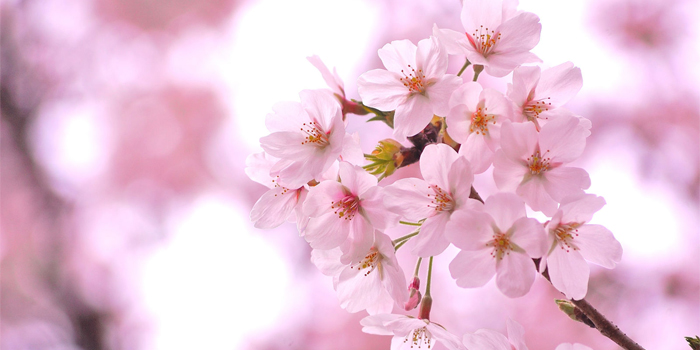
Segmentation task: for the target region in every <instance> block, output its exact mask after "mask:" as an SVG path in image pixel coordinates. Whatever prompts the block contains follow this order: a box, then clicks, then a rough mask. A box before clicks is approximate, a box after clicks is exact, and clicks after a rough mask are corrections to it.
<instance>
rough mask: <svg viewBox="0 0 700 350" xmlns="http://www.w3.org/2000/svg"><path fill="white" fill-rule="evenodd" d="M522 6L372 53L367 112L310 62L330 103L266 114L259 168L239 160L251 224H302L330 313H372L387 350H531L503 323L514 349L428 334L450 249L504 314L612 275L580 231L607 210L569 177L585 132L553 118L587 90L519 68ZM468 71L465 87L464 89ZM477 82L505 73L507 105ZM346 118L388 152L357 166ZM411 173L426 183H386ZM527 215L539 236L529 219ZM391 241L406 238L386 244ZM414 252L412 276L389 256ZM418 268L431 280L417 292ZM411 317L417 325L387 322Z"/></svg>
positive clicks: (513, 326) (479, 14)
mask: <svg viewBox="0 0 700 350" xmlns="http://www.w3.org/2000/svg"><path fill="white" fill-rule="evenodd" d="M516 6H517V3H516V2H514V1H497V0H464V1H463V8H462V13H461V20H462V24H463V25H464V32H457V31H453V30H450V29H440V28H438V27H437V26H435V27H434V28H433V35H432V36H431V37H430V38H426V39H424V40H421V41H419V42H418V44H417V45H416V44H414V43H412V42H410V41H409V40H398V41H393V42H391V43H388V44H386V45H385V46H384V47H383V48H381V49H379V51H378V54H379V58H380V59H381V61H382V63H383V64H384V67H385V68H386V69H375V70H371V71H368V72H366V73H364V74H362V75H361V76H360V77H359V78H358V81H357V84H358V93H359V96H360V98H361V102H358V101H353V100H348V99H347V97H346V91H345V89H344V85H343V82H342V81H341V80H340V78H339V77H338V75H337V74H336V73H335V71H334V73H333V74H331V73H330V70H329V69H328V68H326V66H325V65H324V64H323V63H322V62H321V60H320V59H319V58H318V57H316V56H314V57H311V58H310V59H309V60H310V61H311V62H312V63H313V64H314V65H315V66H316V67H317V68H318V69H319V70H320V71H321V74H322V75H323V77H324V78H325V80H326V82H327V83H328V84H329V87H330V90H304V91H302V92H301V93H300V102H283V103H279V104H277V105H275V106H274V107H273V113H271V114H269V115H268V116H267V120H266V124H267V127H268V129H269V130H270V135H268V136H265V137H263V138H261V139H260V144H261V146H262V149H263V150H264V152H263V153H259V154H254V155H251V156H250V157H249V158H248V163H247V166H248V168H247V172H248V174H249V176H250V177H251V179H253V180H255V181H258V182H260V183H263V184H265V185H267V186H269V187H270V190H269V191H268V192H266V193H265V194H263V196H262V197H261V198H260V199H259V200H258V202H257V203H256V204H255V206H254V207H253V210H252V212H251V219H252V221H254V222H255V226H256V227H259V228H271V227H275V226H278V225H281V224H282V223H283V222H285V221H286V220H288V219H290V220H293V221H296V223H297V227H298V229H299V233H300V235H301V236H302V237H303V238H304V239H305V240H306V241H307V242H308V243H309V244H310V246H311V248H312V249H313V252H312V257H311V260H312V261H313V263H314V264H315V265H316V266H317V267H318V268H319V269H320V270H321V271H322V272H323V273H324V274H326V275H329V276H332V278H333V281H334V287H335V289H336V290H337V294H338V299H339V301H340V305H341V306H342V307H343V308H345V309H346V310H347V311H349V312H359V311H363V310H366V311H367V312H368V313H369V316H368V317H366V318H365V319H363V320H362V322H361V323H362V325H363V327H364V328H363V330H364V331H365V332H368V333H372V334H386V335H393V336H394V341H393V342H392V349H397V348H399V347H401V346H403V345H404V344H406V346H409V345H408V344H410V347H413V348H422V347H427V348H429V347H431V346H432V345H433V344H434V343H435V342H436V341H437V342H440V343H442V344H443V345H445V346H446V347H447V348H449V349H465V348H470V349H491V348H493V349H510V348H514V349H527V347H526V346H525V345H524V343H523V341H522V333H523V332H522V327H520V326H519V325H518V324H517V323H515V322H513V321H509V323H508V333H509V337H510V340H508V339H507V338H505V337H504V336H503V335H500V334H498V333H494V332H493V331H488V330H479V331H477V332H476V333H474V334H467V335H465V336H464V338H463V340H460V339H459V337H457V336H455V335H453V334H452V333H450V332H448V331H447V330H446V329H445V327H443V326H441V325H440V324H439V323H435V322H434V321H432V320H431V319H430V307H431V305H432V302H433V300H432V297H431V295H430V282H431V281H430V278H431V271H432V257H434V256H436V255H439V254H441V253H442V252H443V251H445V249H446V248H448V247H449V246H450V245H453V246H455V247H456V248H457V249H459V252H458V254H457V255H456V257H455V258H454V260H452V262H451V263H450V265H449V270H450V273H451V275H452V277H453V278H454V279H455V281H456V284H457V286H459V287H463V288H478V287H481V286H483V285H485V284H486V283H487V282H488V281H490V280H491V279H493V278H494V276H495V279H496V285H497V287H498V288H499V290H500V291H501V292H502V293H503V294H505V295H506V296H508V297H512V298H515V297H520V296H523V295H525V294H527V293H528V292H529V291H530V288H531V286H532V284H533V282H534V280H535V278H536V275H538V273H543V274H545V275H547V276H548V277H549V278H550V279H551V282H552V285H553V286H554V287H555V288H557V289H558V290H559V291H561V292H562V293H563V294H565V295H566V297H567V298H569V299H574V300H579V299H582V298H583V297H584V296H585V295H586V292H587V286H588V278H589V267H588V262H592V263H595V264H598V265H601V266H603V267H606V268H613V267H614V266H615V264H616V263H617V262H619V261H620V259H621V255H622V248H621V246H620V244H619V243H618V242H617V240H615V238H614V237H613V235H612V233H611V232H610V231H609V230H607V229H606V228H605V227H603V226H600V225H592V224H589V223H588V222H589V221H590V220H591V219H592V216H593V214H594V213H595V212H596V211H598V210H600V209H601V208H602V206H603V205H604V204H605V201H604V200H603V198H601V197H598V196H596V195H594V194H586V193H585V190H586V189H588V188H589V187H590V184H591V182H590V178H589V176H588V173H587V172H586V171H585V170H584V169H581V168H578V167H575V166H571V163H572V162H574V161H575V160H576V159H577V158H579V157H580V156H581V154H582V153H583V151H584V148H585V145H586V138H587V137H588V136H589V135H590V128H591V123H590V121H588V120H587V119H585V118H583V117H580V116H577V115H574V114H573V113H572V112H570V111H568V110H566V109H565V108H563V107H562V105H563V104H565V103H566V102H567V101H568V100H570V99H571V98H573V97H574V95H575V94H576V93H577V92H578V90H579V89H580V88H581V86H582V77H581V72H580V70H579V69H578V68H576V67H574V65H573V64H572V63H571V62H566V63H563V64H560V65H558V66H555V67H552V68H549V69H544V70H542V69H541V68H540V67H537V66H523V64H527V63H536V62H539V61H540V60H539V59H538V58H537V57H536V56H535V55H534V54H532V53H531V52H530V50H531V49H532V48H533V47H535V45H536V44H537V43H538V42H539V36H540V30H541V25H540V23H539V18H538V17H537V16H536V15H534V14H532V13H528V12H522V11H518V10H517V8H516ZM449 55H453V56H455V55H457V56H458V58H459V59H464V58H466V63H465V64H464V67H463V68H462V70H461V71H460V72H459V73H457V74H449V73H447V69H448V59H449ZM469 65H471V66H472V67H473V72H474V77H473V80H472V81H465V80H464V79H463V78H462V76H461V74H462V73H463V72H464V71H465V69H466V68H467V67H468V66H469ZM482 71H484V72H485V73H486V74H489V75H491V76H494V77H504V76H506V75H508V74H510V73H512V82H511V83H510V84H508V89H507V91H506V92H505V93H502V92H499V91H497V90H494V89H489V88H483V87H482V86H481V85H480V84H479V83H478V82H477V79H478V76H479V74H480V73H481V72H482ZM347 114H357V115H365V114H371V115H374V117H373V118H372V119H370V120H381V121H384V122H385V123H386V124H387V125H389V126H393V130H394V137H395V138H396V140H382V141H380V142H379V145H378V146H377V148H376V149H375V150H374V151H373V152H372V154H366V155H365V157H364V158H363V157H362V154H361V153H360V152H359V146H358V144H359V143H358V137H357V136H356V135H350V134H348V133H347V132H346V130H345V119H346V116H347ZM409 143H410V146H409V145H408V144H409ZM368 160H369V161H371V162H372V163H371V164H368V163H367V161H368ZM412 163H418V166H419V168H420V173H421V177H422V178H412V177H411V178H401V179H397V180H394V181H393V182H392V183H391V184H389V185H386V184H385V183H383V182H388V181H384V179H386V178H387V177H390V176H391V175H392V174H393V173H394V171H395V170H396V169H398V168H401V167H405V166H409V165H411V164H412ZM489 169H492V172H491V173H492V174H493V181H494V183H495V186H496V187H497V188H498V189H499V191H500V192H498V193H494V194H491V195H490V196H488V197H487V198H485V199H482V198H481V196H480V195H479V194H478V192H477V189H475V188H474V187H473V186H472V184H473V181H474V177H475V176H480V174H484V173H488V172H487V170H489ZM377 176H378V177H379V179H378V178H377ZM527 208H529V209H530V210H531V211H534V212H541V213H542V214H543V215H544V216H547V217H549V220H548V221H546V222H544V223H543V222H540V221H538V220H536V219H535V218H533V217H528V210H527ZM399 225H409V226H414V227H415V228H416V230H415V231H414V232H412V233H411V234H408V235H405V236H402V237H395V238H393V240H392V238H391V237H390V235H391V232H392V230H393V229H394V228H395V227H397V226H399ZM409 241H410V242H411V245H412V253H413V254H414V255H415V257H416V260H417V263H416V269H415V273H414V275H413V276H407V275H406V274H405V273H404V271H403V270H402V268H401V265H400V264H399V262H398V260H397V258H396V255H395V252H396V251H397V250H398V249H399V248H401V247H402V246H403V245H404V244H406V243H407V242H409ZM423 259H430V266H429V268H428V277H427V283H426V285H425V288H424V289H423V292H421V288H420V283H419V281H420V279H419V276H418V275H419V271H420V264H421V262H422V261H423ZM408 281H410V283H408ZM419 305H420V311H419V315H418V317H413V316H405V315H400V314H393V313H392V311H393V310H394V307H395V306H397V307H398V308H399V309H400V310H407V311H411V310H413V309H414V308H416V307H418V306H419ZM567 346H568V347H571V346H570V345H568V344H567V345H564V344H563V345H562V346H560V347H561V348H567ZM574 347H575V346H574Z"/></svg>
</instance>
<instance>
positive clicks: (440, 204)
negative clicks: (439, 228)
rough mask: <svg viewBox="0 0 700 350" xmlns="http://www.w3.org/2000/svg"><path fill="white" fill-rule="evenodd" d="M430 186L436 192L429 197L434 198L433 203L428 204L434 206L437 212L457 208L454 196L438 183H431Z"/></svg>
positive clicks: (450, 210)
mask: <svg viewBox="0 0 700 350" xmlns="http://www.w3.org/2000/svg"><path fill="white" fill-rule="evenodd" d="M429 188H431V189H432V190H433V192H435V194H434V195H431V194H429V195H428V198H430V197H432V198H433V201H432V203H430V204H428V206H429V207H431V208H434V209H435V211H436V212H442V211H447V212H452V210H453V209H454V208H455V202H454V200H453V199H452V196H451V195H450V194H449V193H448V192H445V191H444V190H443V189H442V188H440V187H439V186H437V185H430V186H429Z"/></svg>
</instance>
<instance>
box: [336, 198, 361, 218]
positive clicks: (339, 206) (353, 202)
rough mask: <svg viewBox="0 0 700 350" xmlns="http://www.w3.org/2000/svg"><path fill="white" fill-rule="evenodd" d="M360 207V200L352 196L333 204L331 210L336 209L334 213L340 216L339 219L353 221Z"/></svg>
mask: <svg viewBox="0 0 700 350" xmlns="http://www.w3.org/2000/svg"><path fill="white" fill-rule="evenodd" d="M359 207H360V199H359V198H357V197H356V196H354V195H352V194H350V195H346V196H345V197H343V198H342V199H340V200H338V201H335V202H332V203H331V209H335V211H334V213H335V214H337V215H338V218H339V219H345V220H352V219H353V218H354V217H355V213H357V210H358V208H359Z"/></svg>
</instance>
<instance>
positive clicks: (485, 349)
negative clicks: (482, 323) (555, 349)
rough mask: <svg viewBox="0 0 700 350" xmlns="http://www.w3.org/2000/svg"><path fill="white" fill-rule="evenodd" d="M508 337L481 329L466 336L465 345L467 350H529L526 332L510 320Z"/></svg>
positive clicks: (507, 324)
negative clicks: (526, 343)
mask: <svg viewBox="0 0 700 350" xmlns="http://www.w3.org/2000/svg"><path fill="white" fill-rule="evenodd" d="M506 326H507V330H508V337H507V338H506V336H504V335H503V334H501V333H499V332H496V331H494V330H490V329H479V330H478V331H476V332H474V333H473V334H472V333H467V334H465V335H464V338H463V343H464V345H465V346H466V347H467V349H479V350H528V349H527V346H526V345H525V339H524V337H523V335H524V334H525V330H524V329H523V326H521V325H520V324H518V323H517V322H515V321H513V320H511V319H508V321H507V323H506Z"/></svg>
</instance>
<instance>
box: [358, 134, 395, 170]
mask: <svg viewBox="0 0 700 350" xmlns="http://www.w3.org/2000/svg"><path fill="white" fill-rule="evenodd" d="M400 155H401V144H400V143H398V142H397V141H395V140H392V139H385V140H382V141H379V145H377V147H376V148H375V149H374V151H372V153H371V154H365V159H367V160H368V161H370V162H372V163H371V164H368V165H365V166H364V167H363V168H364V169H365V170H367V171H368V172H369V173H370V174H372V175H381V178H385V177H387V176H389V175H391V174H393V173H394V171H396V168H397V167H399V166H400V165H401V159H400V158H399V157H398V156H400Z"/></svg>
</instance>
